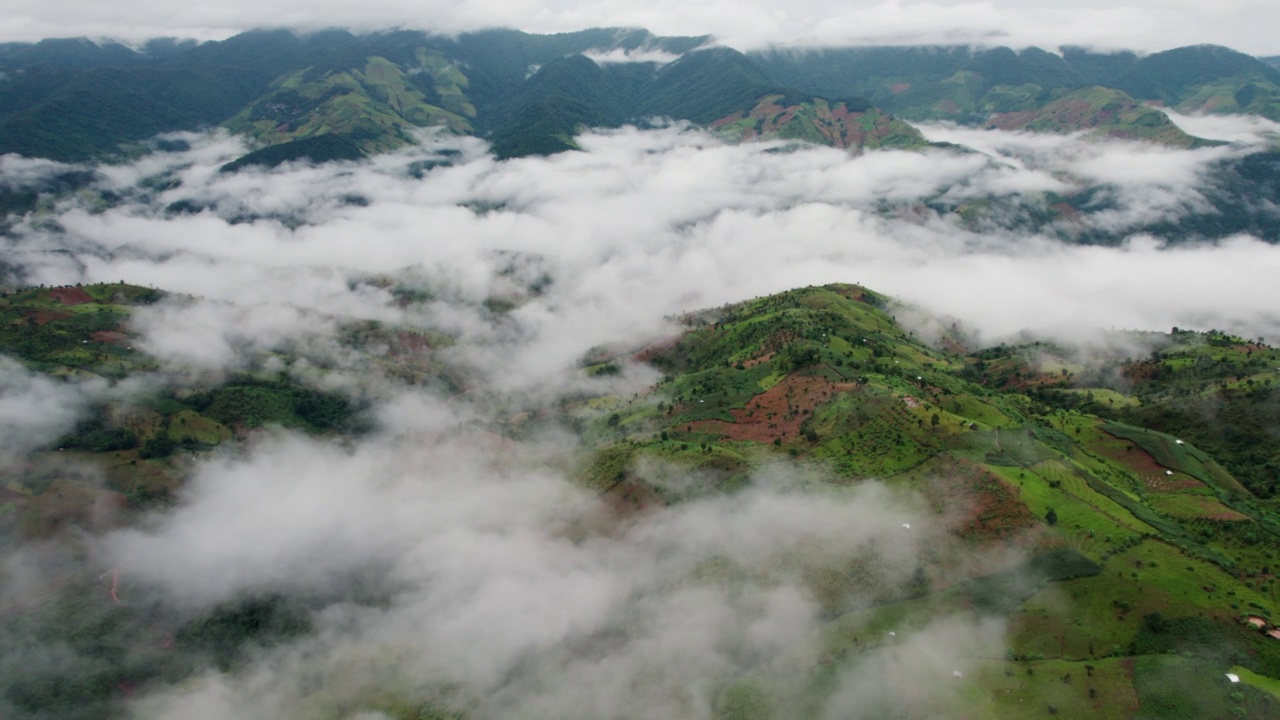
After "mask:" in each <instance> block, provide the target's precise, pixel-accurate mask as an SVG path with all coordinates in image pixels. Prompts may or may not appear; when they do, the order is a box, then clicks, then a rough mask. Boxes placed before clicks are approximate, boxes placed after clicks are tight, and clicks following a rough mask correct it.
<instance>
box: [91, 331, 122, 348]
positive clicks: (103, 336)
mask: <svg viewBox="0 0 1280 720" xmlns="http://www.w3.org/2000/svg"><path fill="white" fill-rule="evenodd" d="M128 337H129V336H128V335H125V334H124V333H122V332H116V331H115V330H99V331H97V332H95V333H93V334H91V335H90V336H89V338H90V339H92V340H94V341H96V342H100V343H112V344H115V345H119V344H120V343H123V342H124V341H125V340H127V339H128Z"/></svg>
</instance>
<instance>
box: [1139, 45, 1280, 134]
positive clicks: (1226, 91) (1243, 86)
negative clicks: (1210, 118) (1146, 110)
mask: <svg viewBox="0 0 1280 720" xmlns="http://www.w3.org/2000/svg"><path fill="white" fill-rule="evenodd" d="M1115 87H1117V88H1119V89H1121V90H1124V91H1125V92H1128V93H1129V94H1130V95H1132V96H1134V97H1136V98H1139V99H1142V100H1159V101H1160V102H1162V103H1164V104H1165V105H1167V106H1169V107H1173V108H1177V109H1179V110H1181V111H1183V112H1214V113H1230V112H1245V113H1251V114H1256V115H1262V116H1264V117H1268V118H1271V119H1273V120H1274V119H1277V118H1280V71H1277V70H1276V69H1275V68H1273V67H1271V66H1270V65H1268V64H1266V63H1264V62H1262V61H1260V60H1258V59H1256V58H1254V57H1251V56H1249V55H1245V54H1244V53H1240V52H1236V51H1235V50H1231V49H1230V48H1225V47H1221V46H1217V45H1196V46H1192V47H1184V48H1177V49H1175V50H1167V51H1165V52H1161V53H1155V54H1153V55H1149V56H1147V57H1144V58H1142V59H1140V60H1138V61H1136V62H1134V63H1133V65H1132V66H1131V67H1130V68H1129V69H1128V70H1127V71H1126V72H1125V73H1123V74H1122V75H1120V76H1119V77H1117V78H1116V80H1115Z"/></svg>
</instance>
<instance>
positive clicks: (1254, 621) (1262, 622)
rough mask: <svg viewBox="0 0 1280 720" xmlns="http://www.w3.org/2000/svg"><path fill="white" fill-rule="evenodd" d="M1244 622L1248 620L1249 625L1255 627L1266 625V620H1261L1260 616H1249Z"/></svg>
mask: <svg viewBox="0 0 1280 720" xmlns="http://www.w3.org/2000/svg"><path fill="white" fill-rule="evenodd" d="M1245 622H1248V623H1249V624H1250V625H1252V626H1254V627H1256V628H1263V627H1266V626H1267V621H1266V620H1263V619H1262V618H1260V617H1253V616H1250V617H1249V618H1248V619H1247V620H1246V621H1245Z"/></svg>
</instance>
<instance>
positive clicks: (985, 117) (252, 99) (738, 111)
mask: <svg viewBox="0 0 1280 720" xmlns="http://www.w3.org/2000/svg"><path fill="white" fill-rule="evenodd" d="M713 45H714V44H713V42H712V40H711V38H709V37H705V36H700V37H659V36H655V35H653V34H651V33H649V32H647V31H644V30H634V29H616V28H604V29H591V30H584V31H581V32H574V33H564V34H558V35H533V34H528V33H523V32H518V31H512V30H493V31H485V32H477V33H468V34H463V35H459V36H456V37H442V36H435V35H429V34H425V33H421V32H414V31H395V32H386V33H376V34H367V35H355V34H352V33H350V32H347V31H343V30H331V31H325V32H317V33H311V34H305V35H300V34H295V33H291V32H287V31H283V30H262V31H253V32H247V33H243V34H240V35H237V36H235V37H232V38H229V39H227V40H224V41H221V42H209V43H203V44H197V43H194V42H191V41H178V40H173V39H161V40H154V41H151V42H149V43H146V44H145V45H143V46H141V47H140V48H137V49H134V48H129V47H126V46H124V45H120V44H113V43H103V44H98V43H93V42H90V41H88V40H84V39H61V40H44V41H41V42H39V43H32V44H20V43H10V44H5V45H0V153H17V154H21V155H26V156H30V157H45V158H52V159H55V160H62V161H83V160H91V159H99V158H106V157H122V156H129V155H131V154H137V153H141V152H145V151H146V146H145V142H146V141H147V140H148V138H151V137H153V136H155V135H156V134H158V133H162V132H165V131H173V130H188V129H197V128H206V127H212V126H217V125H223V126H225V127H227V128H228V129H230V130H231V131H233V132H236V133H240V134H243V135H245V136H247V137H249V138H251V139H252V140H253V141H254V142H255V143H256V144H257V145H258V146H260V147H263V148H267V147H274V148H276V149H274V150H272V151H271V152H270V153H268V154H266V155H264V156H258V157H253V158H247V159H246V163H247V164H274V163H278V162H282V161H284V160H289V159H296V158H310V159H312V160H315V161H324V160H329V159H346V158H350V157H358V156H361V155H366V154H369V153H376V152H382V151H385V150H389V149H392V148H395V147H398V146H401V145H404V144H406V143H410V142H412V141H413V138H414V134H415V130H416V129H417V128H424V127H441V128H445V129H446V130H448V131H450V132H455V133H466V134H476V135H480V136H483V137H487V138H489V139H490V140H491V142H492V144H493V146H494V150H495V153H496V154H498V155H499V156H500V157H512V156H520V155H528V154H547V153H553V152H558V151H561V150H565V149H571V148H573V147H576V145H575V141H574V136H575V135H576V134H577V132H579V130H580V129H581V128H583V127H612V126H617V125H620V124H622V123H625V122H636V121H643V120H644V119H645V118H651V117H670V118H676V119H683V120H689V121H692V122H695V123H698V124H702V125H709V126H715V127H717V128H720V127H725V128H726V130H725V132H724V135H725V136H726V137H728V138H730V139H743V138H756V137H784V138H795V139H800V140H806V141H812V142H821V143H826V144H832V145H836V146H840V147H855V148H862V147H881V146H889V147H918V146H920V145H922V144H923V141H922V139H921V138H920V137H919V136H918V134H916V133H914V131H912V130H911V129H910V128H909V126H907V125H905V124H904V123H903V122H902V120H907V121H911V120H934V119H947V120H954V121H958V122H963V123H974V124H984V123H988V122H991V121H992V118H994V117H1000V116H1004V117H1007V116H1009V115H1013V114H1017V115H1018V116H1019V117H1033V116H1034V117H1043V116H1044V115H1045V113H1049V114H1050V115H1053V116H1054V117H1055V120H1054V121H1053V122H1052V123H1049V124H1047V125H1046V124H1044V123H1041V124H1040V125H1035V124H1029V125H1027V126H1028V127H1029V128H1030V129H1033V130H1045V131H1054V132H1062V131H1074V130H1081V129H1101V130H1103V131H1105V132H1108V133H1112V134H1117V133H1118V134H1119V135H1120V136H1124V137H1136V138H1144V139H1150V140H1152V141H1155V142H1164V143H1169V144H1172V145H1181V146H1187V145H1188V144H1189V143H1191V142H1193V140H1192V139H1189V138H1187V137H1185V136H1184V135H1181V134H1180V131H1177V130H1176V129H1175V128H1171V127H1164V126H1165V125H1167V121H1164V120H1163V119H1162V118H1161V117H1159V116H1158V113H1157V114H1152V113H1150V112H1146V111H1133V112H1130V111H1129V110H1127V109H1126V108H1137V109H1138V110H1141V108H1142V107H1143V104H1144V103H1147V104H1153V103H1154V104H1162V105H1165V106H1168V107H1176V108H1178V109H1180V110H1184V111H1204V112H1242V113H1253V114H1259V115H1263V116H1265V117H1270V118H1277V117H1280V84H1278V83H1280V70H1277V69H1276V68H1275V67H1273V66H1272V65H1270V64H1268V63H1267V62H1263V61H1261V60H1258V59H1255V58H1252V57H1249V56H1247V55H1243V54H1241V53H1237V52H1234V51H1231V50H1228V49H1226V48H1221V47H1213V46H1196V47H1188V48H1180V49H1177V50H1171V51H1168V52H1165V53H1157V54H1154V55H1149V56H1143V57H1140V56H1138V55H1136V54H1133V53H1116V54H1109V55H1104V54H1098V53H1093V52H1088V51H1085V50H1080V49H1076V48H1065V49H1063V50H1062V53H1061V54H1055V53H1050V52H1046V51H1043V50H1039V49H1035V48H1031V49H1027V50H1022V51H1018V52H1015V51H1013V50H1009V49H1007V48H994V49H988V50H972V49H969V48H955V47H918V48H913V47H894V48H833V49H823V50H807V51H798V50H773V51H768V52H756V53H751V54H745V55H744V54H743V53H739V52H737V51H735V50H732V49H729V48H724V47H714V46H713ZM1086 88H1105V90H1103V91H1092V92H1093V95H1092V96H1091V97H1092V98H1093V99H1095V100H1099V102H1100V104H1098V106H1097V107H1095V108H1092V110H1091V111H1090V112H1088V113H1083V114H1081V113H1077V112H1071V113H1061V112H1056V111H1055V110H1053V104H1054V103H1059V104H1061V102H1062V101H1064V99H1065V100H1068V101H1070V99H1071V97H1073V95H1072V94H1073V93H1079V92H1081V91H1083V90H1084V89H1086ZM1073 107H1074V106H1073ZM895 116H896V117H895ZM882 118H883V119H882ZM1157 126H1160V127H1157ZM321 137H325V138H326V139H324V140H319V139H318V138H321Z"/></svg>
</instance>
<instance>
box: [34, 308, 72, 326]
mask: <svg viewBox="0 0 1280 720" xmlns="http://www.w3.org/2000/svg"><path fill="white" fill-rule="evenodd" d="M24 316H25V317H27V318H30V319H34V320H35V321H36V325H44V324H45V323H51V322H53V321H54V320H66V319H67V318H69V317H75V316H74V315H72V314H71V313H64V312H56V311H53V310H34V311H31V312H27V313H25V314H24Z"/></svg>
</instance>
